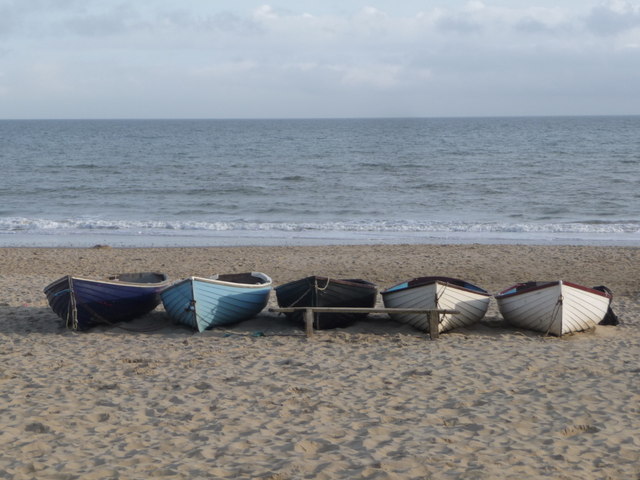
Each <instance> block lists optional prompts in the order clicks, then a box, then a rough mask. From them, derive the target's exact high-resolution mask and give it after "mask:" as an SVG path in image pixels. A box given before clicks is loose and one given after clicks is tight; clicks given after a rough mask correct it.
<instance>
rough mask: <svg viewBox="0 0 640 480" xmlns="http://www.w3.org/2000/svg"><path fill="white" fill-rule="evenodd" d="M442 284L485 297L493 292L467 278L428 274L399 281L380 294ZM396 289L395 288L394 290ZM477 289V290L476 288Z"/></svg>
mask: <svg viewBox="0 0 640 480" xmlns="http://www.w3.org/2000/svg"><path fill="white" fill-rule="evenodd" d="M448 280H454V281H456V282H464V283H467V284H469V285H473V286H474V287H475V288H469V287H465V286H463V285H459V284H457V283H452V282H450V281H448ZM411 282H415V283H414V284H413V285H410V283H411ZM438 283H439V284H442V285H445V286H446V287H447V288H456V289H458V290H463V291H465V292H471V293H475V294H477V295H480V296H484V297H491V296H492V295H491V293H489V292H488V291H487V290H485V289H484V288H482V287H479V286H477V285H475V284H473V283H471V282H467V281H465V280H462V279H459V278H454V277H440V276H428V277H416V278H412V279H411V280H407V281H405V282H400V283H397V284H396V285H393V286H391V287H389V288H387V289H385V290H383V291H381V292H380V295H390V294H393V293H396V292H401V291H406V290H411V289H413V288H420V287H425V286H427V285H432V284H438ZM403 284H407V285H406V287H404V288H397V287H399V286H401V285H403ZM394 289H395V290H394ZM476 289H477V290H476Z"/></svg>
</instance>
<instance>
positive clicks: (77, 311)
mask: <svg viewBox="0 0 640 480" xmlns="http://www.w3.org/2000/svg"><path fill="white" fill-rule="evenodd" d="M168 285H169V281H168V279H167V276H166V275H165V274H162V273H148V272H143V273H130V274H129V273H127V274H121V275H116V276H113V277H110V278H109V279H106V280H94V279H88V278H82V277H74V276H71V275H67V276H64V277H62V278H59V279H58V280H56V281H55V282H53V283H51V284H49V285H47V286H46V287H45V288H44V293H45V295H46V296H47V301H48V302H49V305H50V306H51V309H52V310H53V311H54V312H55V313H56V314H57V315H58V316H59V317H60V318H61V319H62V320H63V322H64V323H65V326H66V327H67V328H69V329H71V330H86V329H88V328H91V327H93V326H96V325H113V324H116V323H120V322H126V321H130V320H133V319H134V318H137V317H139V316H142V315H144V314H146V313H148V312H150V311H151V310H153V309H154V308H156V306H158V304H159V303H160V292H161V291H162V290H163V289H164V288H166V287H167V286H168Z"/></svg>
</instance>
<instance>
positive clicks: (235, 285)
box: [172, 272, 273, 289]
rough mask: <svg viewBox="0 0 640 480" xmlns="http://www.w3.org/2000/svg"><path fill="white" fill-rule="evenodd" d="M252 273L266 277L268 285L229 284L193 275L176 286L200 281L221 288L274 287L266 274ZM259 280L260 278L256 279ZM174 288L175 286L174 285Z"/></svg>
mask: <svg viewBox="0 0 640 480" xmlns="http://www.w3.org/2000/svg"><path fill="white" fill-rule="evenodd" d="M251 273H260V274H261V275H264V279H265V280H267V279H268V281H267V282H266V283H238V282H227V281H224V280H218V279H216V278H213V277H209V278H207V277H198V276H195V275H192V276H190V277H187V278H185V279H183V280H179V281H178V282H176V283H175V284H174V285H179V284H181V283H184V282H187V281H191V282H194V281H199V282H203V283H209V284H211V285H221V286H226V287H236V288H251V289H261V288H269V287H272V286H273V280H272V279H271V277H270V276H269V275H266V274H264V273H261V272H251ZM256 278H259V277H256ZM172 286H173V285H172Z"/></svg>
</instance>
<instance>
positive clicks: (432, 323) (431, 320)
mask: <svg viewBox="0 0 640 480" xmlns="http://www.w3.org/2000/svg"><path fill="white" fill-rule="evenodd" d="M300 310H302V311H303V313H304V323H305V330H306V334H307V337H312V336H313V322H314V317H315V314H316V313H388V314H392V313H415V314H423V315H426V316H427V320H428V322H427V324H428V325H429V337H430V338H431V340H435V339H437V338H438V337H439V336H440V333H439V331H438V325H439V323H440V315H443V314H445V313H448V314H452V315H454V314H456V313H460V312H458V311H457V310H443V309H433V308H365V307H282V308H270V309H269V311H270V312H277V313H292V312H297V311H300Z"/></svg>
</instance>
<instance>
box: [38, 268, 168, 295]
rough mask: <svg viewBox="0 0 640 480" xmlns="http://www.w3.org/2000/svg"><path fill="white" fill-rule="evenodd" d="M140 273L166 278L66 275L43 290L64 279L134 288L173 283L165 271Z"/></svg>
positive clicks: (157, 286)
mask: <svg viewBox="0 0 640 480" xmlns="http://www.w3.org/2000/svg"><path fill="white" fill-rule="evenodd" d="M140 273H152V274H154V275H161V276H162V277H164V280H162V281H160V282H124V281H122V280H118V279H117V278H112V277H117V276H118V275H122V274H118V275H113V276H110V277H108V278H106V279H96V278H89V277H78V276H75V275H65V276H63V277H60V278H58V279H57V280H54V281H53V282H51V283H50V284H49V285H47V286H46V287H44V289H43V290H44V291H45V292H46V291H47V290H50V289H51V288H52V287H53V286H54V285H56V284H58V283H60V282H62V281H67V282H71V283H73V282H75V281H81V282H86V283H92V284H96V285H113V286H119V287H134V288H144V289H157V288H159V287H166V286H169V285H171V280H170V279H169V277H168V275H166V274H165V273H156V272H140Z"/></svg>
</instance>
